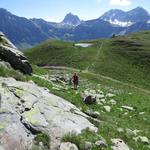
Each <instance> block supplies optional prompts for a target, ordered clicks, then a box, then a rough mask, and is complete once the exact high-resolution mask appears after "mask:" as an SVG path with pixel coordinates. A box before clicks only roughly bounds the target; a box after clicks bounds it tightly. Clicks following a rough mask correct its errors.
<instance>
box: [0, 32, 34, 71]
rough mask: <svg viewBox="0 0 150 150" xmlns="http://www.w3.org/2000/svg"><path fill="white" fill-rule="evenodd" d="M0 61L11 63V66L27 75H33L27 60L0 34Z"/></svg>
mask: <svg viewBox="0 0 150 150" xmlns="http://www.w3.org/2000/svg"><path fill="white" fill-rule="evenodd" d="M0 59H1V60H3V61H6V62H9V63H10V64H11V66H12V67H13V68H14V69H16V70H20V71H21V72H23V73H25V74H31V73H32V67H31V65H30V64H29V62H28V60H27V58H26V57H25V56H24V55H23V53H22V52H20V51H19V50H18V49H17V48H16V47H15V46H14V45H13V44H12V43H11V42H10V41H9V40H8V39H7V38H6V37H5V35H4V34H3V33H1V32H0Z"/></svg>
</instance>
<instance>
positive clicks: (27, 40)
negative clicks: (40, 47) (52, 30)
mask: <svg viewBox="0 0 150 150" xmlns="http://www.w3.org/2000/svg"><path fill="white" fill-rule="evenodd" d="M0 18H1V24H0V30H1V31H2V32H3V33H4V34H5V35H6V36H7V37H8V38H9V39H11V41H12V42H13V43H14V44H15V45H16V46H20V47H23V46H30V45H34V44H37V43H39V42H41V41H44V40H46V39H48V38H49V37H48V36H47V35H46V34H45V33H44V32H43V31H42V30H40V29H39V28H38V27H37V26H35V25H34V24H33V23H32V22H31V21H30V20H28V19H26V18H23V17H18V16H15V15H13V14H11V13H10V12H8V11H7V10H5V9H0Z"/></svg>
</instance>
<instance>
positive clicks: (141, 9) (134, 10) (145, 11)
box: [128, 7, 149, 15]
mask: <svg viewBox="0 0 150 150" xmlns="http://www.w3.org/2000/svg"><path fill="white" fill-rule="evenodd" d="M128 13H138V14H141V13H142V14H143V13H144V14H147V15H148V14H149V12H148V11H147V10H145V9H144V8H143V7H136V8H134V9H132V10H130V11H128Z"/></svg>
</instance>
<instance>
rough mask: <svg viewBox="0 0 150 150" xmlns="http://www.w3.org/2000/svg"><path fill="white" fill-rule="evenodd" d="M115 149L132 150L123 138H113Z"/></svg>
mask: <svg viewBox="0 0 150 150" xmlns="http://www.w3.org/2000/svg"><path fill="white" fill-rule="evenodd" d="M111 142H112V146H111V148H112V149H113V150H130V149H129V147H128V146H127V145H126V144H125V142H124V141H123V140H121V139H111Z"/></svg>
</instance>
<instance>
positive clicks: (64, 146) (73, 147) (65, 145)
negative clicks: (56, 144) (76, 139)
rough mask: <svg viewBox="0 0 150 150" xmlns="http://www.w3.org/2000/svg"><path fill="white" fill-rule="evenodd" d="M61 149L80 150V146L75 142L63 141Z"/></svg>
mask: <svg viewBox="0 0 150 150" xmlns="http://www.w3.org/2000/svg"><path fill="white" fill-rule="evenodd" d="M59 150H78V148H77V146H76V145H75V144H72V143H70V142H64V143H61V145H60V149H59Z"/></svg>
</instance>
